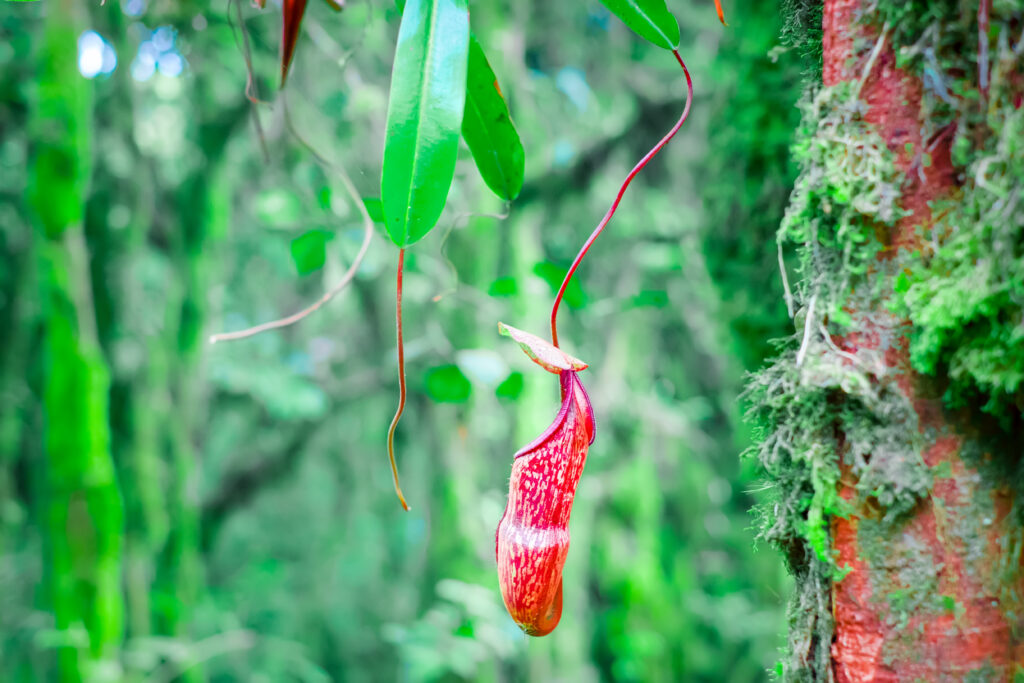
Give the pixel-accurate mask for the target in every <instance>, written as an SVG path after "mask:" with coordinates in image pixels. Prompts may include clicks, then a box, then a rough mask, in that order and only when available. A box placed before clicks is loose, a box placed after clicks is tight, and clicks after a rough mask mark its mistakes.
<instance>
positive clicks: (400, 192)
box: [381, 0, 469, 247]
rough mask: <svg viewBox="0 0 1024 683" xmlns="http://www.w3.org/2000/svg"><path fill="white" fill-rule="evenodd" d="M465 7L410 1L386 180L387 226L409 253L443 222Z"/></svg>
mask: <svg viewBox="0 0 1024 683" xmlns="http://www.w3.org/2000/svg"><path fill="white" fill-rule="evenodd" d="M468 50H469V13H468V10H467V8H466V0H409V1H408V2H407V3H406V5H405V10H404V11H403V12H402V25H401V28H400V29H399V32H398V45H397V46H396V48H395V63H394V67H393V70H392V73H391V94H390V99H389V101H388V117H387V142H386V144H385V147H384V169H383V173H382V177H381V203H382V205H383V208H384V225H385V227H386V228H387V232H388V235H389V236H390V237H391V240H392V241H393V242H394V243H395V244H396V245H397V246H399V247H407V246H409V245H410V244H412V243H414V242H416V241H417V240H419V239H421V238H422V237H423V236H424V235H426V234H427V233H428V232H430V230H431V229H433V227H434V226H435V225H436V224H437V219H438V218H439V217H440V216H441V211H442V210H443V209H444V204H445V201H446V200H447V198H448V190H449V188H450V187H451V183H452V178H453V177H454V176H455V159H456V156H457V154H458V145H459V129H460V127H461V126H462V115H463V111H464V109H465V105H466V60H467V53H468Z"/></svg>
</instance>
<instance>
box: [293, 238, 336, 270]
mask: <svg viewBox="0 0 1024 683" xmlns="http://www.w3.org/2000/svg"><path fill="white" fill-rule="evenodd" d="M333 237H334V234H333V233H330V232H328V231H326V230H310V231H309V232H307V233H305V234H304V235H300V236H298V237H296V238H295V239H293V240H292V243H291V252H292V261H293V262H294V263H295V270H296V271H298V273H299V275H309V274H310V273H312V272H315V271H317V270H320V269H321V268H323V267H324V262H325V261H326V260H327V243H328V242H330V241H331V238H333Z"/></svg>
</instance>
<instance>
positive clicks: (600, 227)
mask: <svg viewBox="0 0 1024 683" xmlns="http://www.w3.org/2000/svg"><path fill="white" fill-rule="evenodd" d="M672 54H673V55H674V56H675V58H676V61H677V62H679V66H681V67H682V68H683V74H685V75H686V105H685V106H684V107H683V113H682V115H681V116H680V117H679V120H678V121H676V124H675V125H674V126H672V129H671V130H670V131H669V132H668V133H666V134H665V137H663V138H662V139H661V140H659V141H658V144H656V145H655V146H654V147H652V148H651V150H650V151H649V152H647V154H645V155H644V158H643V159H641V160H640V161H639V162H637V164H636V166H634V167H633V170H632V171H630V172H629V175H627V176H626V179H625V180H624V181H622V186H621V187H620V188H619V193H618V194H617V195H615V201H613V202H612V205H611V207H610V208H609V209H608V212H607V213H605V215H604V218H602V219H601V222H600V223H598V224H597V227H596V228H594V232H592V233H590V237H588V238H587V241H586V242H585V243H584V244H583V248H582V249H580V253H578V254H577V255H576V258H575V260H573V262H572V265H571V266H569V272H567V273H566V274H565V279H564V280H562V286H561V287H559V289H558V294H557V295H555V303H554V305H553V306H552V307H551V343H552V344H554V345H555V346H556V347H557V346H558V306H559V304H561V303H562V297H563V296H564V295H565V289H566V287H568V286H569V281H570V280H571V279H572V276H573V273H575V272H576V269H577V268H579V265H580V262H581V261H582V260H583V257H584V256H586V255H587V252H588V251H590V247H591V246H592V245H593V244H594V241H595V240H596V239H597V238H598V236H599V235H600V234H601V233H602V232H603V231H604V229H605V227H606V226H607V225H608V223H609V222H610V221H611V219H612V216H614V215H615V211H616V210H617V209H618V208H619V202H621V201H622V196H623V195H624V194H625V193H626V189H627V188H628V187H629V184H630V183H632V182H633V178H635V177H636V175H637V173H639V172H640V171H641V170H642V169H643V167H644V166H646V165H647V163H648V162H649V161H650V160H651V159H653V158H654V156H655V155H656V154H657V153H658V152H660V151H661V149H662V148H663V147H664V146H665V145H667V144H668V142H669V140H671V139H672V137H673V136H674V135H675V134H676V132H677V131H678V130H679V129H680V128H681V127H682V125H683V123H685V122H686V117H687V116H689V115H690V105H691V104H692V103H693V81H691V80H690V71H689V70H688V69H687V68H686V64H685V63H683V58H682V57H681V56H680V55H679V51H678V50H672Z"/></svg>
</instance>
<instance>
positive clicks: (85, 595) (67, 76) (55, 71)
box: [29, 0, 123, 681]
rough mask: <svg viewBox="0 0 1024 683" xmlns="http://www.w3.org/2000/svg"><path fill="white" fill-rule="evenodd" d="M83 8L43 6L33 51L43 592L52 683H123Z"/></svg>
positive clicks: (117, 525)
mask: <svg viewBox="0 0 1024 683" xmlns="http://www.w3.org/2000/svg"><path fill="white" fill-rule="evenodd" d="M79 11H80V7H79V6H78V5H77V3H75V2H72V1H71V0H63V1H60V2H54V3H50V4H49V5H48V6H47V8H46V11H45V13H46V15H45V19H44V38H43V41H42V44H41V45H40V46H39V50H38V53H37V54H38V60H39V71H38V76H37V83H38V91H37V94H36V99H35V102H34V104H35V110H34V112H33V115H32V126H33V132H34V135H35V139H36V140H37V144H36V147H35V149H34V151H33V156H32V170H31V187H30V190H29V192H30V202H31V206H32V209H33V212H34V214H35V218H36V221H37V228H36V253H37V256H38V259H39V268H40V282H41V287H42V297H41V301H42V307H43V313H42V316H41V317H42V320H43V327H44V335H45V341H44V349H43V380H42V393H43V396H42V399H43V407H44V428H43V441H44V446H43V452H44V464H43V470H44V476H43V479H44V482H45V484H44V486H45V489H44V499H43V501H42V502H41V503H40V504H39V506H38V508H37V509H38V512H39V514H40V515H41V517H42V523H41V526H42V527H43V528H44V529H45V532H44V537H45V542H46V550H47V554H46V561H47V576H48V583H47V593H48V597H49V601H50V603H51V607H52V610H53V614H54V616H55V618H56V624H55V627H56V631H57V633H58V634H59V636H60V638H59V640H58V641H57V642H56V647H57V655H58V672H59V679H60V680H62V681H79V680H89V681H103V680H117V679H118V678H119V677H120V664H119V660H118V656H119V648H120V644H121V638H122V632H123V623H122V622H123V615H122V613H123V600H122V596H121V534H122V526H123V510H122V503H121V495H120V491H119V490H118V483H117V479H116V477H115V472H114V466H113V462H112V459H111V455H110V429H109V425H108V422H107V420H108V397H107V392H108V389H109V383H110V380H109V371H108V369H107V366H106V364H105V362H104V359H103V356H102V354H101V352H100V347H99V342H98V339H97V334H96V320H95V313H94V310H93V305H92V292H91V287H90V284H89V265H88V259H89V255H88V250H87V248H86V245H85V240H84V235H83V229H82V221H83V211H84V204H85V192H86V188H87V186H88V181H89V159H90V137H91V136H90V132H91V131H90V122H91V86H90V85H89V83H88V82H87V81H85V80H84V79H83V78H82V77H81V76H80V75H79V73H78V55H77V50H76V45H77V38H78V34H79V31H80V30H81V27H82V24H81V22H80V21H79V20H80V19H81V17H80V15H79Z"/></svg>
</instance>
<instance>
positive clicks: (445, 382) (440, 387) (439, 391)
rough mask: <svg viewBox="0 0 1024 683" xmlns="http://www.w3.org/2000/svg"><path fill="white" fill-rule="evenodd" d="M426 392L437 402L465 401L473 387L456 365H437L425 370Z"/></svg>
mask: <svg viewBox="0 0 1024 683" xmlns="http://www.w3.org/2000/svg"><path fill="white" fill-rule="evenodd" d="M424 383H425V384H426V388H427V393H428V394H430V398H432V399H434V400H435V401H437V402H438V403H465V402H466V401H468V400H469V395H470V394H471V393H472V392H473V387H472V385H471V384H470V383H469V380H468V379H466V376H465V375H463V374H462V371H461V370H459V368H458V366H456V365H439V366H438V367H436V368H431V369H430V370H427V374H426V377H425V378H424Z"/></svg>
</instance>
